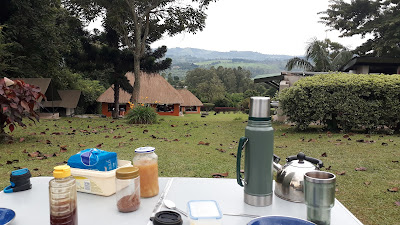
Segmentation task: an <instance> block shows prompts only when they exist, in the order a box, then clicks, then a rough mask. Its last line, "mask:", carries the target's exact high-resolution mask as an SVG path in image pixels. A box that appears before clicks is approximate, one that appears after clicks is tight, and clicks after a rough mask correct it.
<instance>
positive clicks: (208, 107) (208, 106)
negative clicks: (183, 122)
mask: <svg viewBox="0 0 400 225" xmlns="http://www.w3.org/2000/svg"><path fill="white" fill-rule="evenodd" d="M214 106H215V105H214V104H213V103H203V106H202V107H201V111H207V112H208V111H211V110H213V109H214Z"/></svg>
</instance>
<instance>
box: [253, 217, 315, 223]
mask: <svg viewBox="0 0 400 225" xmlns="http://www.w3.org/2000/svg"><path fill="white" fill-rule="evenodd" d="M247 225H315V223H312V222H310V221H307V220H302V219H298V218H294V217H287V216H263V217H259V218H256V219H254V220H252V221H250V222H249V223H248V224H247Z"/></svg>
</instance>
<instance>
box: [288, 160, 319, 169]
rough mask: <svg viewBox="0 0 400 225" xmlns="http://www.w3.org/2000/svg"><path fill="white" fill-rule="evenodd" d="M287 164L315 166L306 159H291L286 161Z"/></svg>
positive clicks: (301, 166) (300, 166)
mask: <svg viewBox="0 0 400 225" xmlns="http://www.w3.org/2000/svg"><path fill="white" fill-rule="evenodd" d="M288 165H289V166H294V167H299V168H315V165H314V164H312V163H310V162H308V161H306V160H293V161H291V162H289V163H288Z"/></svg>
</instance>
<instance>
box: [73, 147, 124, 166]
mask: <svg viewBox="0 0 400 225" xmlns="http://www.w3.org/2000/svg"><path fill="white" fill-rule="evenodd" d="M117 165H118V164H117V153H115V152H107V151H103V150H100V149H97V148H89V149H85V150H82V151H80V152H78V153H77V154H75V155H73V156H71V157H70V158H69V159H68V166H70V167H71V168H78V169H87V170H97V171H111V170H115V169H117Z"/></svg>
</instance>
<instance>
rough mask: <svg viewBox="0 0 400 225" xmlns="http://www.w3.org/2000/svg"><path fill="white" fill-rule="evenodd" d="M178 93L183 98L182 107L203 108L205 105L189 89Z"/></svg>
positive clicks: (179, 90) (180, 90)
mask: <svg viewBox="0 0 400 225" xmlns="http://www.w3.org/2000/svg"><path fill="white" fill-rule="evenodd" d="M177 91H178V92H179V94H180V95H181V96H182V98H183V103H182V104H181V106H203V103H202V102H201V101H200V100H199V99H198V98H197V97H196V96H195V95H194V94H193V93H192V92H190V91H189V90H188V89H178V90H177Z"/></svg>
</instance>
